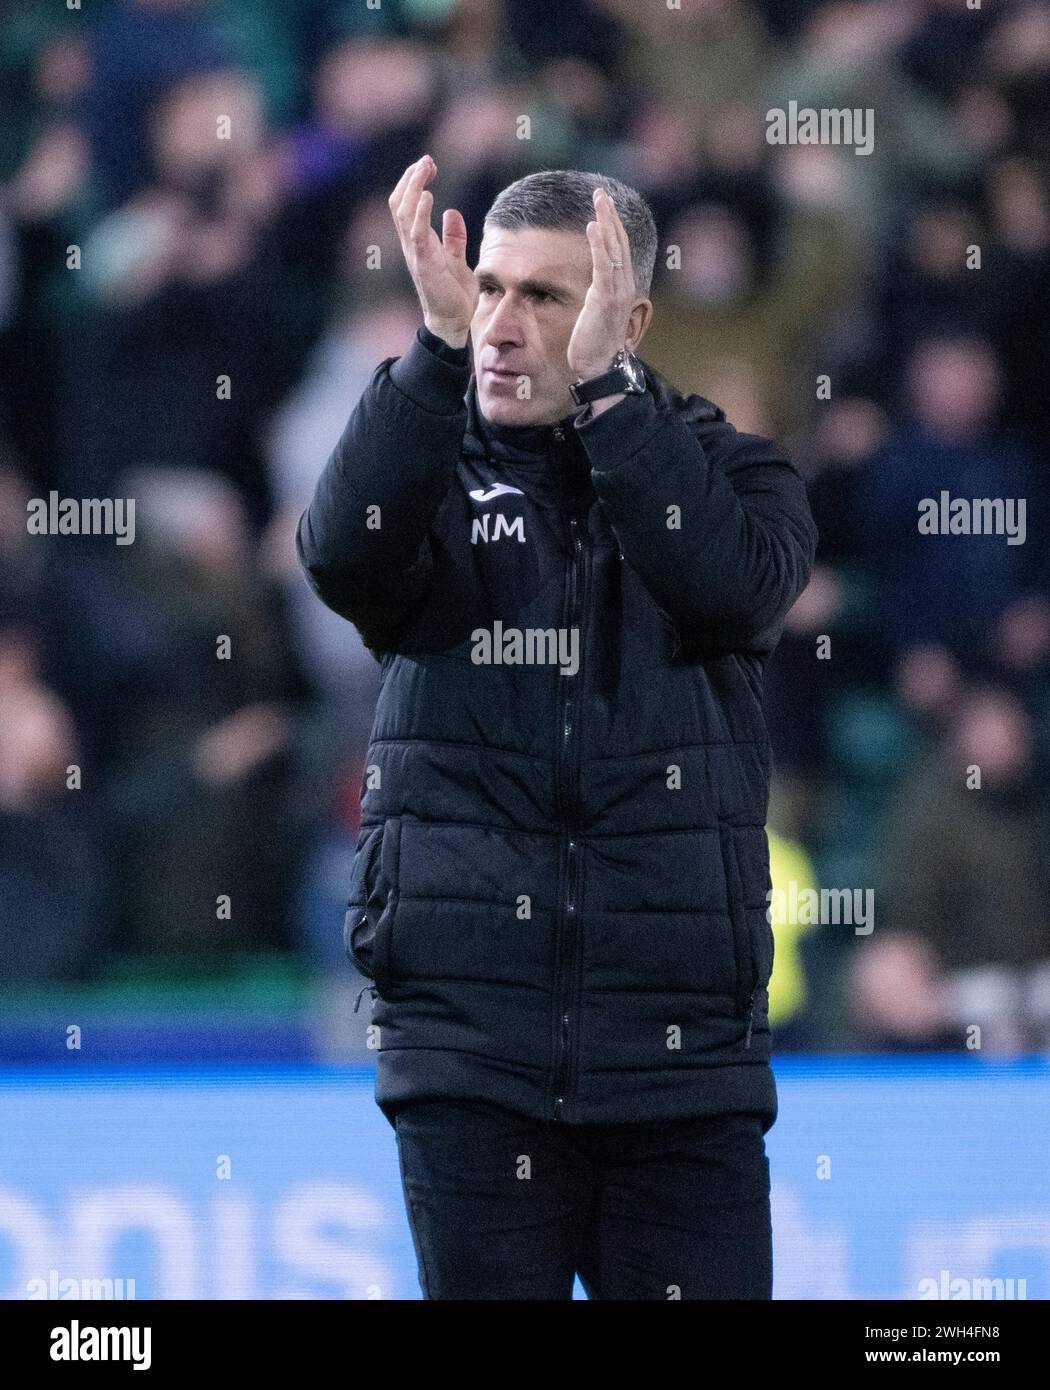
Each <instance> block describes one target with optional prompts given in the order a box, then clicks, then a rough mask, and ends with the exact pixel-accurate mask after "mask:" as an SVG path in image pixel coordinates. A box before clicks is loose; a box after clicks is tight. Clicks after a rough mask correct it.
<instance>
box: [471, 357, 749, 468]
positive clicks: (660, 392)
mask: <svg viewBox="0 0 1050 1390" xmlns="http://www.w3.org/2000/svg"><path fill="white" fill-rule="evenodd" d="M638 361H639V363H640V365H641V367H642V371H643V372H644V374H645V380H646V385H647V386H648V388H649V390H650V391H651V392H652V394H653V397H654V399H655V401H656V406H657V409H658V410H675V411H677V412H678V413H679V414H680V415H681V416H682V418H683V419H684V420H685V422H686V424H689V425H692V424H700V423H703V422H707V421H719V420H724V419H725V418H726V417H725V411H724V410H722V409H721V407H719V406H717V405H715V404H714V403H713V402H712V401H709V400H707V399H705V398H704V397H703V396H696V395H689V396H684V395H683V394H682V393H681V391H679V390H678V389H677V387H675V386H672V385H671V383H670V382H669V381H668V379H667V378H666V377H665V376H664V375H663V374H662V373H661V372H658V371H657V370H656V368H655V367H651V366H650V365H649V364H648V363H647V362H645V361H644V360H643V359H642V358H640V357H639V358H638ZM465 399H466V404H467V427H466V430H465V432H464V436H463V453H464V454H465V455H467V456H469V457H481V458H491V459H494V460H503V461H507V462H515V463H525V462H528V461H529V459H530V456H532V457H533V459H534V460H536V461H538V460H537V459H536V456H539V457H541V458H546V457H547V456H548V451H549V449H550V444H551V439H552V434H553V430H554V426H553V425H500V424H496V423H494V422H493V421H491V420H487V419H486V418H485V417H484V415H482V413H481V410H480V408H479V406H478V397H477V379H476V377H475V374H474V373H473V372H471V374H470V381H469V382H468V384H467V391H466V397H465ZM579 413H580V410H579V409H575V410H572V411H570V412H569V413H568V414H567V415H564V416H563V417H562V418H561V420H559V421H558V424H559V425H560V426H561V427H562V429H564V430H565V431H566V435H567V437H569V438H572V436H571V435H570V434H569V431H570V430H571V429H572V428H573V423H574V421H575V419H576V417H577V415H578V414H579Z"/></svg>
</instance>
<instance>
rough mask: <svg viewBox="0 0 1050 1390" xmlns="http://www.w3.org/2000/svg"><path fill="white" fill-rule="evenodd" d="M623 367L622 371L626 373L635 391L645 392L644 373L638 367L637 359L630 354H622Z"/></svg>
mask: <svg viewBox="0 0 1050 1390" xmlns="http://www.w3.org/2000/svg"><path fill="white" fill-rule="evenodd" d="M623 365H624V370H625V371H626V373H627V375H628V376H629V377H630V379H631V381H632V383H633V384H634V387H635V389H636V390H638V391H644V390H645V373H644V372H643V371H642V369H641V366H640V365H639V363H638V359H637V358H636V357H634V356H633V355H632V354H631V353H629V352H628V353H625V354H624V363H623Z"/></svg>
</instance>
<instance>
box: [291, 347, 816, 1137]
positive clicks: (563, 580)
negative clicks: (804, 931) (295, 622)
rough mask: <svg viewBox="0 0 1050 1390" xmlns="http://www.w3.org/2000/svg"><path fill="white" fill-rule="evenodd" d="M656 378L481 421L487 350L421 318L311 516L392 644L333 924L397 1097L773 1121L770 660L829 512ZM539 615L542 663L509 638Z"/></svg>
mask: <svg viewBox="0 0 1050 1390" xmlns="http://www.w3.org/2000/svg"><path fill="white" fill-rule="evenodd" d="M643 365H645V364H644V363H643ZM645 373H646V379H647V383H648V386H649V390H648V392H647V393H646V394H645V395H644V396H629V397H627V398H625V399H624V400H622V401H620V402H619V403H618V404H617V405H615V406H613V407H612V408H610V409H609V410H606V411H605V412H603V413H602V414H601V415H599V416H598V417H596V418H591V412H590V409H589V408H588V409H587V410H586V411H584V412H583V415H582V416H578V417H576V418H575V420H574V417H573V416H572V415H569V416H566V418H565V419H564V420H562V421H561V422H560V424H559V425H556V426H530V427H513V428H508V427H505V426H493V425H491V424H490V423H489V422H487V421H485V420H484V419H483V418H482V417H481V416H480V414H479V412H478V409H477V400H476V395H475V388H474V379H473V376H472V375H471V370H470V366H469V350H468V349H466V348H464V349H461V350H459V351H456V350H454V349H452V348H449V347H448V346H447V345H444V344H441V343H440V340H439V339H436V338H434V337H433V336H432V335H430V334H429V333H427V331H426V330H425V329H420V331H419V334H418V336H417V340H416V342H415V343H413V345H412V347H411V349H410V350H409V351H408V352H407V353H406V354H405V356H404V357H401V358H396V359H395V358H388V359H386V360H385V361H384V362H382V363H381V364H380V366H379V367H377V369H376V371H375V373H374V375H373V377H372V379H371V382H370V384H369V386H368V388H367V390H366V391H365V392H364V394H363V396H362V398H361V400H360V401H359V403H358V405H357V407H356V408H355V410H354V412H353V414H352V415H351V418H350V421H349V423H348V425H347V427H346V430H345V432H344V434H343V437H342V439H341V440H340V442H339V444H338V445H337V447H336V449H335V451H334V453H333V455H332V457H331V459H330V460H329V462H328V465H327V467H326V468H325V471H324V473H323V475H322V477H321V478H320V480H319V482H318V486H317V491H316V494H315V496H314V499H313V501H312V503H311V505H310V507H309V508H308V509H307V511H306V512H304V513H303V515H302V517H301V518H300V522H299V527H298V531H297V541H296V543H297V547H298V551H299V557H300V561H301V563H302V564H303V566H304V568H305V570H306V573H307V576H308V578H309V580H310V583H311V585H312V586H313V588H314V590H315V591H316V592H317V594H318V595H319V596H320V597H321V598H322V599H323V601H324V602H325V603H326V604H328V606H329V607H331V608H333V609H335V611H336V612H338V613H341V614H343V615H344V616H345V617H347V618H348V619H350V621H351V622H353V623H354V624H355V625H356V626H357V627H358V629H359V630H360V632H361V634H362V636H363V638H364V640H365V642H366V643H367V645H368V646H369V648H370V649H371V650H372V651H373V652H374V653H375V655H376V656H377V658H378V659H379V660H380V662H381V665H382V688H381V692H380V695H379V699H378V704H377V707H376V716H375V723H374V726H373V730H372V739H371V745H370V751H369V757H368V771H367V774H366V778H365V785H364V790H363V795H362V800H361V830H360V841H359V846H358V852H357V857H356V860H355V863H354V869H353V874H352V883H351V885H350V893H349V910H348V912H347V916H346V924H345V934H346V944H347V948H348V950H349V952H350V954H351V956H352V957H353V959H354V960H355V961H356V963H357V964H358V966H359V967H360V968H361V970H362V971H363V972H364V973H365V974H366V976H368V977H370V978H371V979H372V980H373V982H374V989H373V996H374V1012H373V1023H374V1025H375V1026H376V1027H377V1029H378V1047H379V1051H378V1059H377V1080H376V1100H377V1103H378V1104H379V1105H380V1107H381V1108H382V1109H383V1112H384V1114H386V1116H387V1117H388V1118H391V1117H392V1114H393V1110H394V1108H395V1107H396V1106H397V1105H398V1104H399V1103H401V1102H403V1101H407V1100H412V1099H423V1098H427V1097H440V1096H455V1097H475V1098H479V1099H487V1100H491V1101H495V1102H497V1103H499V1104H502V1105H505V1106H508V1107H510V1108H512V1109H517V1110H519V1111H522V1112H524V1113H526V1114H528V1115H530V1116H533V1117H537V1118H552V1119H561V1120H564V1121H567V1122H604V1123H618V1122H622V1121H635V1120H659V1119H678V1118H688V1117H693V1116H700V1115H705V1114H715V1113H721V1112H725V1111H730V1110H757V1111H761V1112H763V1113H764V1114H765V1116H766V1118H767V1127H768V1125H771V1124H772V1123H773V1121H774V1119H775V1117H776V1105H777V1100H776V1090H775V1086H774V1080H773V1073H772V1071H771V1069H770V1067H769V1041H770V1039H769V1029H768V1024H767V1013H766V1006H767V995H766V989H765V985H766V983H767V981H768V979H769V973H770V970H771V968H772V961H773V936H772V931H771V929H770V927H769V925H768V923H767V920H766V908H767V902H768V900H767V896H766V895H767V890H768V888H769V851H768V846H767V841H766V835H765V828H764V826H765V818H766V808H767V800H768V793H769V772H770V752H769V742H768V737H767V734H766V729H765V724H764V721H763V717H762V710H761V690H762V668H763V664H764V662H765V660H766V658H767V657H768V655H769V653H770V652H771V651H772V649H773V647H774V646H775V645H776V641H777V639H778V637H779V634H780V629H781V625H782V622H783V618H784V615H785V613H786V612H787V610H788V609H789V608H790V606H791V604H792V603H793V602H794V600H795V598H796V597H797V595H798V594H799V593H800V591H801V590H802V588H803V587H804V586H805V584H806V582H807V580H808V576H809V572H810V566H811V564H812V559H813V552H814V548H815V545H816V529H815V527H814V525H813V521H812V518H811V516H810V511H809V506H808V503H807V500H806V495H805V488H804V486H803V484H802V481H801V479H800V478H799V476H798V474H797V472H796V471H795V469H794V468H793V467H792V465H791V464H790V463H789V462H788V461H787V460H786V459H785V457H784V455H783V454H782V453H781V451H780V450H779V449H778V448H777V447H776V446H774V445H773V444H771V443H769V442H768V441H766V440H763V439H759V438H757V437H755V436H751V435H746V434H740V433H738V432H737V431H736V430H735V429H734V428H733V427H732V426H731V425H729V424H727V423H726V421H725V416H724V414H723V412H722V411H721V410H719V409H718V408H717V407H716V406H713V405H712V404H711V403H710V402H709V401H705V400H704V399H703V398H701V397H699V396H690V397H688V398H684V397H682V395H681V394H680V393H679V392H677V391H676V390H675V389H674V388H673V387H672V386H671V385H670V384H669V383H668V382H667V380H666V379H665V378H663V377H662V376H661V375H660V374H659V373H657V372H654V371H653V370H652V369H651V368H650V367H648V366H647V365H645ZM497 624H502V628H499V627H497ZM530 629H532V630H535V629H549V630H554V632H553V635H554V636H557V635H558V633H560V634H561V640H562V642H563V643H564V645H563V646H562V648H561V649H560V651H555V650H554V649H551V648H548V649H547V650H546V651H544V650H543V649H539V650H538V651H537V649H535V648H534V649H533V650H532V651H531V653H530V652H529V648H528V647H527V646H523V647H522V651H523V652H524V653H526V654H531V655H532V656H533V657H535V656H537V655H538V656H541V657H542V656H546V658H547V663H546V664H540V663H539V662H536V661H533V662H532V663H531V664H529V663H527V662H525V661H522V660H520V659H519V660H518V661H517V662H515V660H514V657H515V651H514V649H513V647H512V646H510V645H507V643H508V642H509V638H510V637H512V636H513V632H508V630H517V632H518V633H520V634H521V641H522V643H524V642H525V639H526V637H527V636H528V632H527V630H530ZM573 630H575V631H576V633H577V636H578V648H577V658H578V667H577V669H575V670H573V667H574V665H575V664H576V663H575V661H574V659H573V656H572V650H573V649H572V640H573V639H572V632H573ZM479 632H484V633H487V634H488V635H489V637H490V638H494V639H497V640H493V642H492V644H491V646H492V650H490V651H486V650H485V649H484V646H483V642H482V639H481V638H480V637H479V636H478V634H479ZM494 656H501V657H502V658H503V659H502V660H501V661H496V660H494V659H492V658H493V657H494ZM559 656H560V657H561V658H562V659H563V666H564V669H565V671H566V674H562V670H561V669H560V668H559V666H558V665H556V664H552V662H553V661H554V660H556V659H557V658H558V657H559ZM475 657H478V658H480V657H486V658H487V660H485V661H481V660H475V659H474V658H475ZM519 657H520V653H519ZM508 658H509V659H508Z"/></svg>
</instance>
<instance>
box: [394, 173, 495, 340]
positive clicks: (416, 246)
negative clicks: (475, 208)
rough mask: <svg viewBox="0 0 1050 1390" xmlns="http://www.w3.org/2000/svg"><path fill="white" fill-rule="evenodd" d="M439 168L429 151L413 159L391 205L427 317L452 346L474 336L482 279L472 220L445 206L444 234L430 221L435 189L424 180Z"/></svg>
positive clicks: (429, 177) (428, 321)
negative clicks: (470, 246) (474, 264)
mask: <svg viewBox="0 0 1050 1390" xmlns="http://www.w3.org/2000/svg"><path fill="white" fill-rule="evenodd" d="M436 172H437V165H436V164H435V163H434V161H433V160H432V159H431V158H430V156H429V155H428V154H425V155H424V156H423V158H422V159H419V160H417V161H416V163H415V164H410V165H409V166H408V168H407V169H406V170H405V172H404V173H403V174H402V175H401V177H400V179H399V180H398V183H397V187H396V188H395V189H394V191H393V193H391V195H390V198H389V206H390V211H391V213H392V214H393V218H394V222H395V224H396V226H397V234H398V236H399V237H400V238H401V250H402V251H403V252H404V256H405V263H406V265H407V266H408V272H409V274H410V275H411V276H412V283H413V284H414V285H415V287H416V293H417V294H418V295H419V302H420V304H421V305H422V306H423V322H424V323H425V324H426V326H427V328H429V330H430V331H431V333H435V334H437V336H438V337H439V338H443V339H444V340H445V342H446V343H449V344H450V345H451V346H452V347H463V346H464V345H465V344H466V341H467V339H468V338H469V337H470V321H471V319H472V318H473V317H474V310H475V309H476V308H477V305H478V293H479V291H478V282H477V281H476V280H475V278H474V272H473V271H472V270H471V269H470V267H469V266H468V265H467V224H466V223H465V222H464V221H463V214H462V213H460V212H457V211H456V209H455V208H446V210H445V215H444V217H443V219H442V230H441V236H442V241H439V240H438V235H437V233H436V232H435V231H434V228H433V227H432V226H431V225H430V210H431V208H432V207H433V206H434V195H433V193H431V192H430V191H429V189H426V188H425V187H424V185H425V184H426V183H428V182H429V181H430V179H431V178H433V176H434V174H435V173H436Z"/></svg>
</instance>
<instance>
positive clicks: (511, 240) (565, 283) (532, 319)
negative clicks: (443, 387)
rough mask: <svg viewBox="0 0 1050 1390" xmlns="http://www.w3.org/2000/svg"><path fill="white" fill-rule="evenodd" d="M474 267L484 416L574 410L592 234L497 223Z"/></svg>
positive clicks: (556, 414)
mask: <svg viewBox="0 0 1050 1390" xmlns="http://www.w3.org/2000/svg"><path fill="white" fill-rule="evenodd" d="M474 274H475V276H476V277H477V280H478V283H479V286H480V290H481V293H480V296H479V299H478V307H477V309H476V311H475V313H474V318H473V321H472V322H471V325H470V335H471V340H472V344H473V349H474V372H475V376H476V386H477V394H478V406H479V407H480V409H481V413H482V415H484V417H485V419H486V420H491V421H492V423H493V424H499V425H552V424H554V423H555V422H556V421H558V420H561V419H562V418H563V417H564V416H566V415H568V414H570V413H571V412H572V411H575V410H576V409H577V408H578V407H577V406H576V404H575V402H574V401H573V399H572V397H571V396H570V395H569V382H570V381H572V380H574V379H575V378H574V377H573V374H572V372H571V371H570V369H569V360H568V347H569V340H570V338H571V337H572V330H573V329H574V328H575V326H576V320H577V318H578V317H579V314H580V310H581V309H582V308H583V301H584V299H585V298H586V297H587V290H588V289H589V287H590V283H591V248H590V243H589V242H588V240H587V236H586V234H585V233H584V232H555V231H548V230H546V229H545V228H540V227H526V228H523V229H522V230H520V231H507V230H505V229H504V228H502V227H493V228H491V229H490V230H489V231H487V232H486V233H485V236H484V238H483V240H482V243H481V251H480V254H479V256H478V264H477V268H476V269H475V271H474ZM621 346H622V345H621ZM615 350H616V349H615V348H613V349H612V351H613V352H615ZM611 362H612V357H611V354H610V365H611ZM493 368H497V369H499V371H500V372H502V373H504V374H503V375H497V374H495V373H494V372H493V370H492V369H493Z"/></svg>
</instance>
